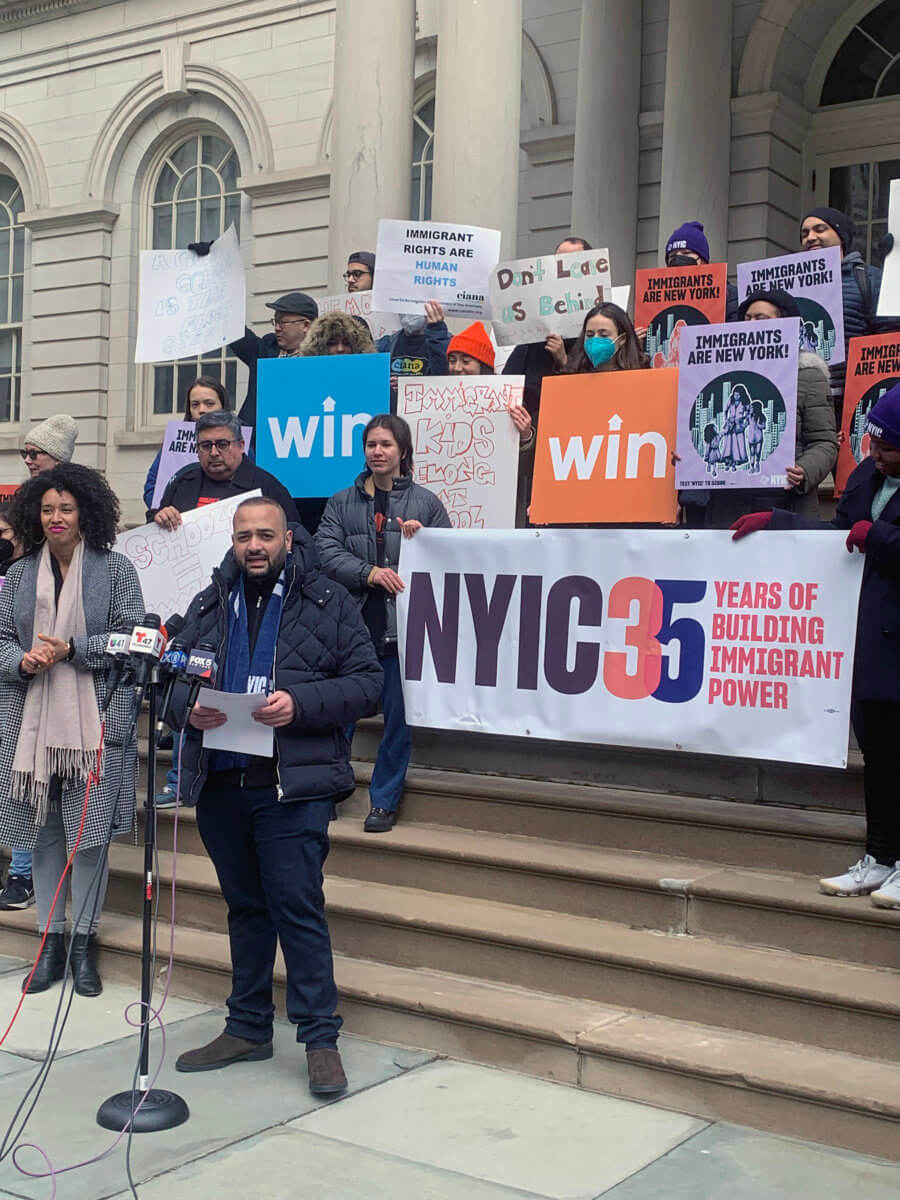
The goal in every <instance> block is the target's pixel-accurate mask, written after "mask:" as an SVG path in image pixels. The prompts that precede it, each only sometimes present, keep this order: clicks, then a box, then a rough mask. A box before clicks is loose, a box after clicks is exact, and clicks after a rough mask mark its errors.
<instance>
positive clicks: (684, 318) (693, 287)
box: [634, 263, 728, 367]
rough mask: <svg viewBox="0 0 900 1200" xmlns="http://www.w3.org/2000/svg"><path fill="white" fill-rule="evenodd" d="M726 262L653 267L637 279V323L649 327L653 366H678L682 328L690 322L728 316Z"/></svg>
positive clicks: (715, 322) (701, 322) (704, 322)
mask: <svg viewBox="0 0 900 1200" xmlns="http://www.w3.org/2000/svg"><path fill="white" fill-rule="evenodd" d="M727 285H728V264H727V263H698V264H697V266H695V267H650V268H647V269H644V270H640V271H638V272H637V273H636V274H635V279H634V323H635V326H636V327H637V328H639V329H646V330H647V342H646V349H647V353H648V354H649V356H650V365H651V366H652V367H677V366H678V362H679V346H680V343H681V334H682V331H683V330H684V329H685V328H686V327H687V326H688V325H719V324H720V323H721V322H722V321H724V320H725V298H726V288H727Z"/></svg>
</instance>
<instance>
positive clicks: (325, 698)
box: [175, 497, 382, 1095]
mask: <svg viewBox="0 0 900 1200" xmlns="http://www.w3.org/2000/svg"><path fill="white" fill-rule="evenodd" d="M181 636H182V639H183V640H184V641H186V642H189V643H190V645H191V646H201V645H203V644H205V645H208V646H217V647H221V648H222V650H221V651H220V652H219V655H218V661H217V663H216V668H217V674H216V680H217V683H216V687H217V688H218V689H219V690H220V691H224V692H243V693H247V692H265V693H268V699H267V700H266V702H265V703H264V704H263V706H262V707H261V708H258V709H256V711H255V712H254V715H253V719H254V720H256V721H258V722H261V723H262V724H263V725H267V726H270V727H271V728H272V729H273V731H274V737H273V743H274V744H273V752H272V754H271V756H270V757H262V756H255V755H250V756H248V755H243V754H235V753H233V752H231V751H222V750H212V751H210V750H207V749H204V748H203V746H202V736H203V733H204V731H206V730H211V729H216V728H218V727H219V726H221V725H223V724H225V723H226V717H225V714H224V713H223V712H222V711H221V710H220V709H218V708H216V704H215V691H210V690H204V691H202V692H201V693H200V697H201V699H200V702H199V703H198V704H196V705H195V707H194V709H193V712H192V714H191V716H190V723H189V727H188V733H187V736H186V738H185V744H184V749H183V751H182V780H183V787H184V790H185V793H186V794H187V795H188V796H189V797H190V800H191V801H193V800H196V804H197V826H198V828H199V830H200V835H201V837H202V838H203V843H204V845H205V846H206V850H207V853H208V854H209V856H210V858H211V859H212V861H213V864H214V866H215V868H216V872H217V874H218V877H219V883H220V885H221V888H222V894H223V895H224V897H225V901H226V903H227V905H228V933H229V939H230V942H231V970H232V990H231V995H230V997H229V999H228V1018H227V1020H226V1023H225V1031H224V1032H223V1033H221V1034H220V1035H219V1036H218V1037H217V1038H215V1039H214V1040H213V1041H212V1042H210V1043H209V1044H208V1045H206V1046H201V1047H200V1048H199V1049H197V1050H191V1051H189V1052H187V1053H186V1054H182V1055H181V1057H180V1058H179V1059H178V1061H177V1063H176V1064H175V1065H176V1068H177V1070H179V1071H211V1070H215V1069H217V1068H219V1067H227V1066H230V1065H231V1064H232V1063H236V1062H241V1061H258V1060H260V1059H266V1058H271V1057H272V1021H273V1017H274V1013H275V1009H274V1005H273V1003H272V969H273V966H274V962H275V947H276V937H277V939H278V940H280V942H281V949H282V953H283V954H284V961H285V965H286V967H287V1015H288V1018H289V1019H290V1020H291V1021H292V1022H293V1024H294V1025H296V1027H297V1041H298V1042H304V1043H305V1045H306V1054H307V1066H308V1072H309V1087H310V1090H311V1091H312V1092H313V1093H314V1094H316V1095H333V1094H335V1093H337V1092H340V1091H343V1089H344V1088H345V1087H346V1086H347V1079H346V1076H345V1075H344V1069H343V1066H342V1064H341V1059H340V1055H339V1053H338V1050H337V1037H338V1030H339V1029H340V1026H341V1019H340V1017H339V1016H338V1015H337V1013H336V1011H335V1010H336V1006H337V991H336V988H335V984H334V965H333V962H332V955H331V941H330V938H329V935H328V925H327V923H326V920H325V904H324V897H323V894H322V867H323V865H324V863H325V858H326V856H327V854H328V848H329V842H328V822H329V820H330V819H331V818H332V817H333V815H334V806H335V803H336V802H337V801H338V800H343V799H344V798H345V797H346V796H348V795H349V794H350V793H351V792H352V791H353V787H354V780H353V773H352V771H351V769H350V744H349V742H348V740H347V737H346V736H345V733H344V730H345V728H346V727H347V726H348V725H350V724H352V723H353V722H354V721H356V720H358V719H359V718H360V717H362V716H365V715H366V714H367V713H368V712H371V710H372V708H373V706H374V705H375V703H376V701H377V699H378V696H379V695H380V692H381V686H382V672H381V667H380V665H379V663H378V659H377V658H376V656H375V652H374V650H373V647H372V639H371V637H370V636H369V634H368V631H367V629H366V626H365V624H364V623H363V620H362V617H361V616H360V614H359V610H358V608H357V606H356V604H355V602H354V601H353V600H352V598H351V597H350V595H349V593H348V592H346V591H345V590H344V589H343V588H342V587H341V586H340V585H339V584H336V583H334V582H332V581H331V580H328V579H326V578H325V577H324V576H323V575H322V574H321V573H320V570H319V560H318V555H317V553H316V550H315V547H314V545H313V543H312V540H311V539H310V537H309V535H308V534H307V533H306V532H305V531H304V530H303V529H301V528H299V527H297V528H292V529H288V527H287V522H286V519H285V514H284V510H283V509H282V508H281V506H280V505H279V504H277V503H275V502H274V501H272V500H267V499H265V498H262V497H255V498H252V499H248V500H244V501H243V502H242V503H241V504H240V505H239V506H238V508H237V509H236V511H235V515H234V532H233V535H232V549H231V550H230V551H229V553H228V554H227V555H226V557H225V560H224V562H223V563H222V565H221V567H220V568H218V569H217V570H216V571H215V572H214V574H213V582H212V584H211V585H210V587H208V588H207V589H206V590H205V591H204V592H201V593H200V595H199V596H197V597H196V598H195V599H194V601H193V603H192V604H191V606H190V608H189V609H188V612H187V615H186V617H185V627H184V629H183V630H182V635H181Z"/></svg>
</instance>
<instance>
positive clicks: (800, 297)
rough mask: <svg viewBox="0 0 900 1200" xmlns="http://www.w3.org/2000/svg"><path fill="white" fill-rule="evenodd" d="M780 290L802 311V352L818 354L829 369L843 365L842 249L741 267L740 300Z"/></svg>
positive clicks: (832, 247)
mask: <svg viewBox="0 0 900 1200" xmlns="http://www.w3.org/2000/svg"><path fill="white" fill-rule="evenodd" d="M770 288H780V289H781V291H783V292H789V293H790V294H791V295H792V296H793V297H794V299H795V300H796V301H797V307H798V308H799V309H800V349H801V350H809V351H811V352H812V353H813V354H818V355H819V357H820V358H823V359H824V360H825V362H826V363H828V364H829V365H830V364H831V363H842V362H843V361H844V359H845V358H846V353H845V349H844V287H843V283H842V282H841V251H840V247H839V246H826V247H825V249H824V250H804V251H802V252H801V253H800V254H781V255H779V256H778V257H777V258H760V259H757V260H756V261H754V262H743V263H738V269H737V289H738V297H739V299H741V300H744V299H745V298H746V297H747V296H748V295H749V294H750V292H755V291H758V290H760V289H762V290H763V291H767V290H768V289H770Z"/></svg>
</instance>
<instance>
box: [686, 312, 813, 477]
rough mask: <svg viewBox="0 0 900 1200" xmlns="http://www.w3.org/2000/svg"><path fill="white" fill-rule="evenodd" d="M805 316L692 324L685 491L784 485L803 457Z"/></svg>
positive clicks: (688, 345) (688, 352) (688, 357)
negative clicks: (800, 384) (799, 441)
mask: <svg viewBox="0 0 900 1200" xmlns="http://www.w3.org/2000/svg"><path fill="white" fill-rule="evenodd" d="M798 325H799V321H798V319H797V317H789V318H787V319H786V320H778V321H746V322H742V323H741V324H732V325H694V326H686V327H685V328H684V329H683V330H682V333H681V347H680V356H681V365H680V370H679V380H678V431H677V435H676V454H677V456H678V461H677V465H676V468H675V483H676V486H677V487H678V488H681V489H684V490H687V489H691V488H777V487H784V486H785V482H786V476H785V471H786V469H787V468H788V467H789V466H790V465H791V464H792V463H793V461H794V458H795V454H796V445H795V443H796V429H797V370H798V358H799V350H798V346H799V330H798Z"/></svg>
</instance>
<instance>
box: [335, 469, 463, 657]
mask: <svg viewBox="0 0 900 1200" xmlns="http://www.w3.org/2000/svg"><path fill="white" fill-rule="evenodd" d="M369 474H370V473H369V471H368V470H366V471H363V472H362V474H361V475H359V476H357V479H356V483H354V485H353V487H349V488H345V489H344V491H342V492H338V493H337V494H336V495H334V496H332V497H331V499H330V500H329V501H328V503H327V504H326V505H325V512H324V513H323V514H322V520H321V521H320V522H319V528H318V530H317V531H316V545H317V547H318V549H319V554H320V555H321V557H322V570H323V571H325V573H326V574H327V575H330V576H331V578H332V579H336V580H337V582H338V583H341V584H343V585H344V587H345V588H346V589H347V591H348V592H349V593H350V594H351V595H352V596H354V597H355V598H356V601H357V603H358V604H359V605H360V607H362V606H363V604H365V601H366V598H367V597H368V595H369V582H368V581H369V575H370V574H371V571H372V568H373V567H374V566H375V565H376V563H377V561H378V560H377V550H376V546H375V497H374V494H372V495H370V494H369V492H368V491H367V490H366V481H367V480H368V478H369ZM397 518H399V519H400V520H401V521H421V522H422V524H423V525H427V526H429V527H430V528H432V529H449V528H450V518H449V517H448V516H447V510H446V509H445V508H444V506H443V504H441V502H440V500H439V499H438V498H437V496H436V495H435V494H434V492H430V491H429V490H428V488H424V487H420V486H419V484H417V483H413V481H412V477H411V476H409V475H404V476H402V477H401V478H400V479H395V480H394V487H393V490H392V491H391V492H390V494H389V495H388V511H387V521H386V523H385V528H384V551H385V553H384V563H383V564H382V565H383V566H385V567H393V568H394V569H396V567H397V564H398V563H399V561H400V539H401V537H402V536H403V535H402V534H401V532H400V526H399V525H398V524H397ZM385 608H386V620H387V630H386V632H385V636H384V641H385V642H396V640H397V606H396V599H395V597H394V596H392V595H390V593H388V594H387V595H386V597H385ZM383 650H384V646H383V645H382V646H379V647H378V651H379V653H381V652H383Z"/></svg>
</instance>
